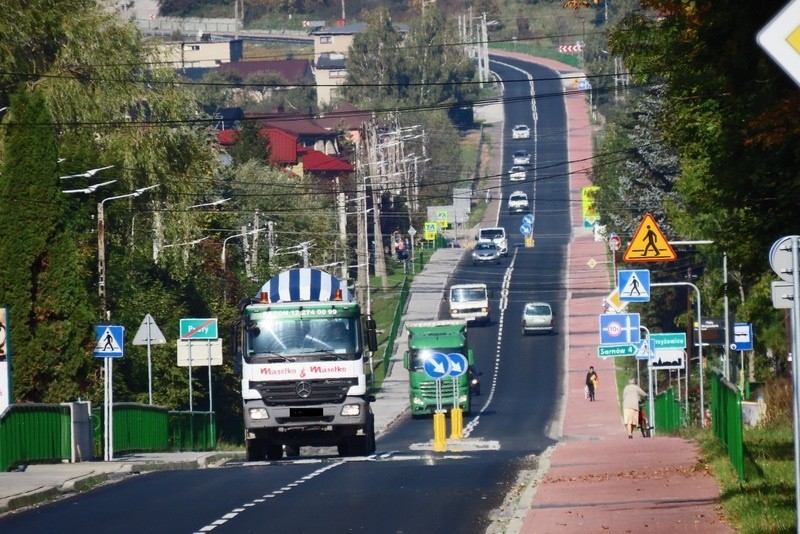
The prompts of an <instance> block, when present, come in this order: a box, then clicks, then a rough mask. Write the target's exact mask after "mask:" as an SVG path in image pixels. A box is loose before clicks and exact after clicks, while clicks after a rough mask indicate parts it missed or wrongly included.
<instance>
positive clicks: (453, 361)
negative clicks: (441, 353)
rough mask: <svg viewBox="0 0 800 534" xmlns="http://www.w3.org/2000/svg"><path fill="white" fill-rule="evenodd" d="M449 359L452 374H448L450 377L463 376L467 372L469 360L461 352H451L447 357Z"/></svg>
mask: <svg viewBox="0 0 800 534" xmlns="http://www.w3.org/2000/svg"><path fill="white" fill-rule="evenodd" d="M447 358H448V359H449V360H450V372H449V373H448V374H449V375H450V376H453V377H455V376H461V375H463V374H464V373H466V372H467V365H468V362H467V358H466V356H464V355H463V354H461V353H459V352H451V353H450V354H448V355H447Z"/></svg>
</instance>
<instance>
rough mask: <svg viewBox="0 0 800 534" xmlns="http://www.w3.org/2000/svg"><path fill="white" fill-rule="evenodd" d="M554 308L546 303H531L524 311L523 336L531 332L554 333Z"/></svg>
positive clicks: (526, 305)
mask: <svg viewBox="0 0 800 534" xmlns="http://www.w3.org/2000/svg"><path fill="white" fill-rule="evenodd" d="M553 322H554V320H553V308H552V307H551V306H550V304H548V303H546V302H529V303H527V304H525V307H524V308H523V310H522V335H523V336H524V335H526V334H528V333H531V332H547V333H549V334H552V333H553Z"/></svg>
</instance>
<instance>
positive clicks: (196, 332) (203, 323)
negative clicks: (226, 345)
mask: <svg viewBox="0 0 800 534" xmlns="http://www.w3.org/2000/svg"><path fill="white" fill-rule="evenodd" d="M180 327H181V339H217V338H218V337H219V335H218V333H217V320H216V319H181V325H180Z"/></svg>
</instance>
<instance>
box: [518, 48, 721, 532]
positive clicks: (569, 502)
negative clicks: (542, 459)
mask: <svg viewBox="0 0 800 534" xmlns="http://www.w3.org/2000/svg"><path fill="white" fill-rule="evenodd" d="M527 59H529V60H531V58H527ZM537 61H538V60H537ZM548 66H551V67H552V65H548ZM556 68H558V67H556ZM566 101H567V114H568V128H569V158H570V161H571V162H579V163H577V164H572V163H571V164H570V197H571V206H572V209H571V216H572V226H573V238H572V242H571V244H570V257H569V267H568V269H569V270H568V281H567V285H568V301H567V310H566V311H567V313H568V329H567V330H568V333H567V336H568V339H567V340H566V345H567V346H568V347H569V349H568V355H567V356H568V361H567V365H566V368H567V369H566V370H567V379H566V382H565V387H566V388H567V391H566V397H567V398H566V401H565V402H566V406H565V417H564V423H563V428H562V436H561V442H560V443H559V444H558V445H556V446H555V449H554V450H553V451H552V454H551V455H550V458H549V463H550V465H549V468H548V470H547V472H546V474H545V475H544V477H543V478H542V480H541V482H540V483H539V485H538V487H537V488H536V490H535V493H534V496H533V499H532V502H531V505H530V509H529V510H528V511H527V513H526V514H525V517H524V520H523V525H522V527H521V529H520V532H522V533H526V534H527V533H536V534H541V533H548V532H565V533H571V532H645V531H646V532H687V531H689V532H725V533H728V532H733V530H732V529H730V528H729V527H728V526H727V525H725V524H724V523H723V522H722V520H721V516H720V514H719V512H718V509H719V497H720V495H719V487H718V485H717V483H716V481H715V480H714V478H713V477H712V476H711V475H710V474H709V473H708V472H706V470H705V468H704V466H701V465H699V464H698V452H697V449H696V447H695V446H694V444H693V443H691V442H689V441H686V440H684V439H681V438H675V437H661V436H659V437H655V438H650V439H645V438H642V437H641V434H638V435H637V436H635V438H634V439H628V435H627V432H626V431H625V429H624V427H623V425H622V418H621V415H620V413H621V411H620V408H619V402H618V399H617V386H616V380H615V372H614V365H615V362H614V359H613V358H609V359H607V360H601V359H600V358H598V357H597V344H598V342H599V319H598V315H599V314H601V313H602V312H603V302H602V301H603V297H604V296H605V295H607V294H608V293H609V292H610V289H611V287H612V281H611V279H610V276H609V274H608V273H609V269H608V263H607V262H608V259H607V257H606V245H605V243H604V242H596V241H594V239H593V236H592V232H591V231H590V230H588V229H584V228H583V218H582V213H581V202H580V193H581V188H582V187H585V186H588V185H591V183H590V182H589V178H588V169H589V168H590V167H591V160H590V159H589V156H590V155H591V146H592V145H591V125H590V124H589V121H588V110H587V105H586V101H585V99H584V98H583V96H582V95H575V96H570V97H567V99H566ZM592 260H594V262H597V263H596V264H594V267H592V266H591V264H592V263H594V262H592ZM590 365H593V366H594V367H595V370H596V371H597V373H598V375H599V377H600V383H599V385H598V390H597V395H596V399H597V400H596V402H589V401H588V400H586V399H585V398H584V392H583V388H584V380H585V377H586V372H587V370H588V368H589V366H590Z"/></svg>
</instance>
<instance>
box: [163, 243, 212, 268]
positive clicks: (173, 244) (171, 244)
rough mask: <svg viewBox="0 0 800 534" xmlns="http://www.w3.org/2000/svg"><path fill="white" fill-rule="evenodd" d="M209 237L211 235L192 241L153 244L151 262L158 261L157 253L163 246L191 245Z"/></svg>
mask: <svg viewBox="0 0 800 534" xmlns="http://www.w3.org/2000/svg"><path fill="white" fill-rule="evenodd" d="M209 237H211V236H206V237H201V238H199V239H193V240H192V241H184V242H183V243H170V244H169V245H161V246H157V245H153V262H155V263H158V254H159V253H160V252H161V251H162V250H164V249H165V248H170V247H182V246H190V247H193V246H195V245H196V244H198V243H200V242H202V241H205V240H206V239H208V238H209Z"/></svg>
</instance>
